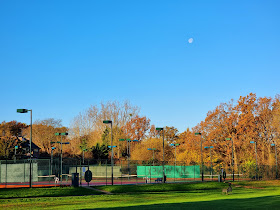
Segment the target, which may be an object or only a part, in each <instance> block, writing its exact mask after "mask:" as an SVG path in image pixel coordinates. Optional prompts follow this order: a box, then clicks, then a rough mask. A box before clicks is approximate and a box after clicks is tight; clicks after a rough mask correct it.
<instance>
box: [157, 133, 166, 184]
mask: <svg viewBox="0 0 280 210" xmlns="http://www.w3.org/2000/svg"><path fill="white" fill-rule="evenodd" d="M156 130H158V131H162V160H163V161H162V169H163V171H162V173H163V183H165V171H164V129H163V128H156Z"/></svg>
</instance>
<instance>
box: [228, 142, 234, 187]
mask: <svg viewBox="0 0 280 210" xmlns="http://www.w3.org/2000/svg"><path fill="white" fill-rule="evenodd" d="M226 140H227V141H231V156H232V158H231V167H232V181H233V182H234V153H233V139H232V138H226Z"/></svg>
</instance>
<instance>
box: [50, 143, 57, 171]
mask: <svg viewBox="0 0 280 210" xmlns="http://www.w3.org/2000/svg"><path fill="white" fill-rule="evenodd" d="M55 149H56V148H55V147H52V151H51V175H52V172H53V171H52V166H53V151H54V150H55Z"/></svg>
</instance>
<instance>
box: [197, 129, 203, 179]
mask: <svg viewBox="0 0 280 210" xmlns="http://www.w3.org/2000/svg"><path fill="white" fill-rule="evenodd" d="M195 135H196V136H199V135H200V153H201V181H202V182H203V179H204V177H203V176H204V174H203V173H204V172H203V157H202V135H201V133H195Z"/></svg>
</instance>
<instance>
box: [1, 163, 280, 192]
mask: <svg viewBox="0 0 280 210" xmlns="http://www.w3.org/2000/svg"><path fill="white" fill-rule="evenodd" d="M278 173H279V170H278V167H276V166H266V165H258V166H256V165H248V166H247V165H235V166H234V167H232V166H225V165H222V164H211V163H203V166H201V165H199V164H191V165H190V164H186V163H184V162H179V161H176V162H174V161H165V162H164V163H163V162H160V161H156V162H151V161H142V160H114V163H113V164H112V163H111V162H110V160H92V159H91V160H82V159H74V158H63V160H62V161H61V159H60V158H53V159H34V160H32V162H31V163H30V160H29V159H27V160H0V188H10V187H29V186H30V185H32V186H33V187H36V186H56V185H71V184H73V181H75V180H73V177H74V174H76V177H77V178H76V179H78V184H79V185H92V186H94V185H112V184H114V185H124V184H145V183H147V184H148V183H162V182H167V183H176V182H194V181H224V180H225V181H233V180H234V181H243V180H261V179H276V178H278ZM76 181H77V180H76Z"/></svg>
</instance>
